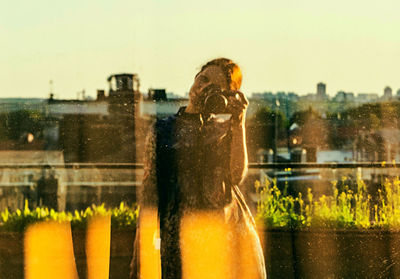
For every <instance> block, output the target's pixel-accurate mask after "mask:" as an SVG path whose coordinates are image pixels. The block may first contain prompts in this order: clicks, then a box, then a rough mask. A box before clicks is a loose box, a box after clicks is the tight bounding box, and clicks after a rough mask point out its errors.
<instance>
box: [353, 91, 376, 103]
mask: <svg viewBox="0 0 400 279" xmlns="http://www.w3.org/2000/svg"><path fill="white" fill-rule="evenodd" d="M378 100H379V96H378V94H376V93H358V94H357V97H356V99H355V101H356V102H357V103H358V104H365V103H375V102H377V101H378Z"/></svg>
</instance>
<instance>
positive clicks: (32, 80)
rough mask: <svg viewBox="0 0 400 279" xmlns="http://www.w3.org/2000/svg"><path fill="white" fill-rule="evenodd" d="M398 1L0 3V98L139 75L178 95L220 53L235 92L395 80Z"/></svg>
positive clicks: (399, 62) (359, 86) (98, 85)
mask: <svg viewBox="0 0 400 279" xmlns="http://www.w3.org/2000/svg"><path fill="white" fill-rule="evenodd" d="M399 11H400V1H398V0H381V1H377V0H374V1H369V0H353V1H351V0H346V1H345V0H336V1H321V0H303V1H298V0H290V1H289V0H279V1H277V0H275V1H270V0H260V1H251V0H247V1H226V0H202V1H188V0H163V1H162V0H142V1H127V0H113V1H111V0H109V1H105V0H102V1H100V0H96V1H94V0H80V1H78V0H69V1H54V0H51V1H50V0H35V1H32V0H25V1H24V0H21V1H1V2H0V45H1V48H0V49H1V51H0V97H47V96H48V92H49V80H54V89H55V92H56V97H58V98H75V97H76V93H77V92H78V91H80V90H82V89H86V92H87V95H91V96H93V97H94V96H95V92H96V89H102V88H103V89H107V84H106V78H107V76H108V75H110V74H112V73H119V72H133V73H138V74H139V77H140V79H141V84H142V85H141V89H142V92H147V89H148V88H149V87H153V88H166V89H167V91H169V92H174V93H176V94H181V95H183V94H184V93H185V92H187V91H188V90H189V88H190V86H191V83H192V81H193V77H194V75H195V73H196V72H197V71H198V69H199V67H200V66H201V64H203V63H204V62H206V61H207V60H209V59H212V58H215V57H219V56H226V57H229V58H231V59H233V60H235V61H236V62H238V64H239V65H240V66H241V67H242V70H243V73H244V80H243V87H242V89H243V91H244V92H245V93H247V94H248V95H250V94H251V93H253V92H263V91H273V92H275V91H278V90H281V91H294V92H296V93H298V94H307V93H311V92H315V91H316V89H315V87H316V83H317V82H320V81H322V82H325V83H327V91H328V94H330V95H334V94H336V92H337V91H338V90H345V91H350V92H354V93H358V92H374V93H379V94H380V95H381V94H382V92H383V88H384V87H385V86H386V85H389V86H391V87H392V88H393V90H394V93H395V92H396V91H397V90H398V89H399V88H400V74H399V73H400V71H399V66H400V16H399Z"/></svg>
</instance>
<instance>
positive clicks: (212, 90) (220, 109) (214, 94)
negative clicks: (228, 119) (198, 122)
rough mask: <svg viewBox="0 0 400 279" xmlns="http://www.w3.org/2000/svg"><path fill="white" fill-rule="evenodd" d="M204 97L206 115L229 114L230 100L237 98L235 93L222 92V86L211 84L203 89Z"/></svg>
mask: <svg viewBox="0 0 400 279" xmlns="http://www.w3.org/2000/svg"><path fill="white" fill-rule="evenodd" d="M202 95H203V96H204V102H203V113H206V114H210V113H213V114H228V113H230V112H229V111H228V110H227V109H228V103H229V101H228V99H229V97H231V96H232V97H236V98H237V96H236V95H237V94H236V93H235V92H234V91H230V90H222V89H221V87H220V86H218V85H215V84H211V85H209V86H207V87H206V88H204V89H203V92H202Z"/></svg>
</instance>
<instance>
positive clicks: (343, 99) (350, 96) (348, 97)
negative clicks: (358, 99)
mask: <svg viewBox="0 0 400 279" xmlns="http://www.w3.org/2000/svg"><path fill="white" fill-rule="evenodd" d="M333 101H334V102H338V103H350V102H354V101H355V96H354V93H352V92H344V91H339V92H337V93H336V96H335V97H334V98H333Z"/></svg>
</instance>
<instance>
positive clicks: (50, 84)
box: [49, 79, 54, 100]
mask: <svg viewBox="0 0 400 279" xmlns="http://www.w3.org/2000/svg"><path fill="white" fill-rule="evenodd" d="M49 91H50V92H49V96H50V99H51V100H53V99H54V83H53V80H52V79H51V80H50V81H49Z"/></svg>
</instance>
